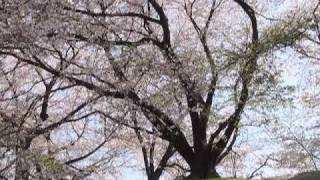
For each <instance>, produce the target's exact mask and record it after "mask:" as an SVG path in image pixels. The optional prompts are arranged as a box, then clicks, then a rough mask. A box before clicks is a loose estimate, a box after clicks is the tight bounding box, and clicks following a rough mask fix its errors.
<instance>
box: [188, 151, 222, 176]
mask: <svg viewBox="0 0 320 180" xmlns="http://www.w3.org/2000/svg"><path fill="white" fill-rule="evenodd" d="M196 157H197V158H196V159H195V162H194V164H192V166H191V174H190V175H189V177H188V179H190V180H198V179H204V178H209V177H210V178H212V177H220V176H219V174H218V173H217V171H216V164H214V161H212V159H211V158H210V156H206V154H205V153H204V154H202V155H198V156H196Z"/></svg>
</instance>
